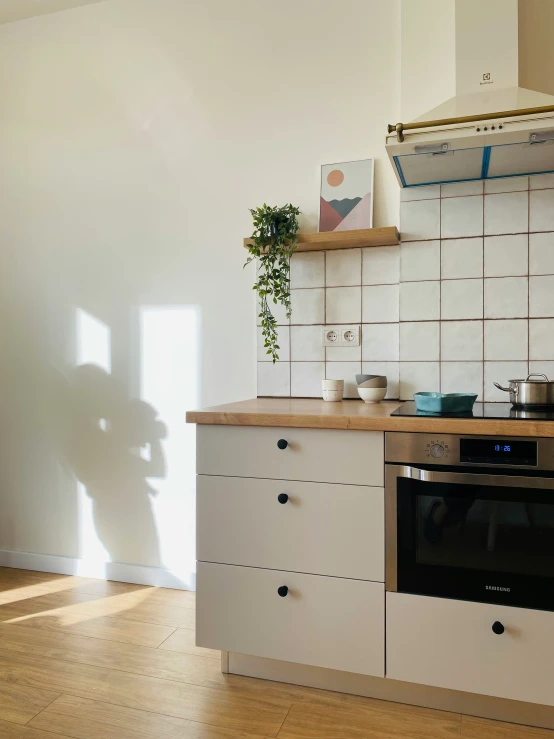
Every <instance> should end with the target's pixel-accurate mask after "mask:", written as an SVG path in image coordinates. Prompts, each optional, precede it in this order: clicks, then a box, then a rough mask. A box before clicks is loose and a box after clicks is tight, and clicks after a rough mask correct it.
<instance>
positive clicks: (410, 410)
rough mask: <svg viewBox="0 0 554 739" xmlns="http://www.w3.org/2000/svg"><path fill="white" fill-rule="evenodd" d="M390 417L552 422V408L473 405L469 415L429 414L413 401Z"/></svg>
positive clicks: (488, 404) (402, 406)
mask: <svg viewBox="0 0 554 739" xmlns="http://www.w3.org/2000/svg"><path fill="white" fill-rule="evenodd" d="M391 416H425V417H427V418H432V417H436V418H503V419H510V418H512V419H514V421H521V420H525V419H529V420H532V421H554V408H543V409H536V408H534V409H532V410H530V409H527V408H514V407H513V406H512V405H511V404H510V403H475V405H474V406H473V411H472V412H470V413H429V412H428V411H418V410H417V408H416V405H415V402H414V401H413V400H409V401H408V402H407V403H403V404H402V405H401V406H400V408H397V409H396V410H395V411H393V412H392V413H391Z"/></svg>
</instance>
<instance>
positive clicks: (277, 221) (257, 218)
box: [244, 203, 300, 364]
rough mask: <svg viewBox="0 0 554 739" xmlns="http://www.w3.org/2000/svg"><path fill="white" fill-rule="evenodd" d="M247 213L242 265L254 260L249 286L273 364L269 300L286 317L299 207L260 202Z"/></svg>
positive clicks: (274, 345)
mask: <svg viewBox="0 0 554 739" xmlns="http://www.w3.org/2000/svg"><path fill="white" fill-rule="evenodd" d="M250 213H251V214H252V218H253V221H254V232H253V234H252V237H251V243H250V244H249V245H248V252H249V256H248V259H247V260H246V264H245V265H244V266H245V267H246V265H247V264H250V262H252V261H254V260H256V259H257V260H258V268H257V275H256V277H257V279H256V282H255V283H254V286H253V288H252V289H253V290H257V292H258V298H259V303H260V313H259V315H258V318H260V319H261V325H262V334H263V337H264V347H265V349H266V354H271V357H272V360H273V363H274V364H275V362H276V361H277V360H278V359H279V355H278V353H277V352H278V350H279V349H280V348H281V347H280V346H279V344H278V343H277V342H278V336H277V320H276V319H275V316H274V315H273V313H272V312H271V308H270V304H271V302H273V304H274V305H277V304H279V303H280V304H281V305H283V306H284V308H285V310H286V313H287V318H290V315H291V303H290V258H291V256H292V254H293V252H294V250H295V249H296V247H297V245H298V237H297V233H298V218H297V216H298V215H299V214H300V210H299V209H298V208H296V207H295V206H294V205H291V204H290V203H289V204H288V205H283V206H282V207H281V208H276V207H274V208H272V207H270V206H269V205H266V204H265V203H264V204H263V206H262V207H261V208H251V209H250Z"/></svg>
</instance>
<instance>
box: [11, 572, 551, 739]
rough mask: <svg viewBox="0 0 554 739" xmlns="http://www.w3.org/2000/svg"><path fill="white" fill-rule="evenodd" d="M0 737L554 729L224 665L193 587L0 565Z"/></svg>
mask: <svg viewBox="0 0 554 739" xmlns="http://www.w3.org/2000/svg"><path fill="white" fill-rule="evenodd" d="M0 616H1V617H0V738H1V739H8V738H9V739H55V737H60V736H61V737H77V738H78V739H149V737H156V739H177V738H179V739H181V738H188V737H191V738H192V739H224V738H229V737H238V738H240V737H242V738H243V739H259V738H260V737H276V736H278V737H280V739H362V738H363V739H377V738H384V737H390V738H391V739H442V738H443V737H444V738H445V739H447V738H448V737H455V736H462V737H467V738H469V739H539V737H544V738H545V739H546V738H548V739H554V732H549V731H544V730H541V729H527V728H524V727H520V726H514V725H511V724H501V723H496V722H494V721H485V720H481V719H476V718H468V717H463V716H460V715H458V714H453V713H444V712H441V711H432V710H427V709H421V708H413V707H410V706H404V705H398V704H393V703H386V702H383V701H377V700H372V699H369V698H358V697H355V696H347V695H342V694H339V693H331V692H326V691H322V690H313V689H309V688H301V687H295V686H290V685H283V684H280V683H271V682H268V681H264V680H254V679H252V678H244V677H238V676H234V675H222V674H221V671H220V661H219V653H218V652H213V651H211V650H208V649H200V648H198V647H196V646H195V645H194V593H189V592H183V591H178V590H165V589H162V588H148V587H143V586H138V585H126V584H124V583H117V582H104V581H102V580H92V579H87V578H78V577H64V576H60V575H51V574H45V573H39V572H30V571H27V570H13V569H5V568H4V569H3V568H0Z"/></svg>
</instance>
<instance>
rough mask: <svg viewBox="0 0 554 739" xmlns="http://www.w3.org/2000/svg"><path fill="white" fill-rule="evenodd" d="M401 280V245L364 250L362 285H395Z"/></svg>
mask: <svg viewBox="0 0 554 739" xmlns="http://www.w3.org/2000/svg"><path fill="white" fill-rule="evenodd" d="M399 279H400V246H399V245H397V246H375V247H368V248H367V249H362V285H395V284H396V283H397V282H398V281H399Z"/></svg>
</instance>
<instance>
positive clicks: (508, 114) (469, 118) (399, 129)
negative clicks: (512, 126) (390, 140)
mask: <svg viewBox="0 0 554 739" xmlns="http://www.w3.org/2000/svg"><path fill="white" fill-rule="evenodd" d="M539 113H554V105H545V106H543V107H541V108H520V109H519V110H503V111H502V112H500V113H483V114H481V115H464V116H460V117H459V118H441V119H439V120H436V121H414V122H413V123H397V124H396V125H395V126H393V125H391V124H390V123H389V125H388V126H387V130H388V132H389V133H394V132H395V131H396V135H397V137H398V141H399V142H400V143H402V142H403V141H404V131H413V130H416V129H418V128H434V127H435V126H451V125H453V124H455V123H477V122H478V121H493V120H495V119H496V118H517V117H518V116H522V115H538V114H539Z"/></svg>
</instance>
